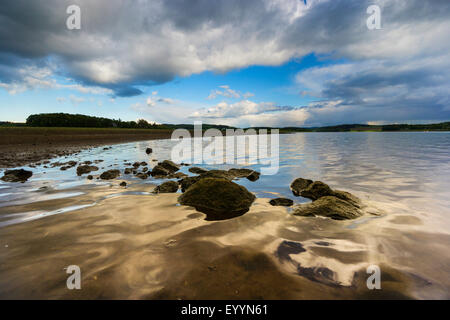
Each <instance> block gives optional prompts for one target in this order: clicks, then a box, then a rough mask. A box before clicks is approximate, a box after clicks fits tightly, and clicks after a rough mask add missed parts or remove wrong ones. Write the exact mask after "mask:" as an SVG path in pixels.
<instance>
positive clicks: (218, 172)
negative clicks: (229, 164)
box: [200, 170, 235, 180]
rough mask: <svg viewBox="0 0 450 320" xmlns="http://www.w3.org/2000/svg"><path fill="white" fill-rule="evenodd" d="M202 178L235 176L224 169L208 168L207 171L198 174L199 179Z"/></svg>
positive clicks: (231, 177) (229, 178) (228, 177)
mask: <svg viewBox="0 0 450 320" xmlns="http://www.w3.org/2000/svg"><path fill="white" fill-rule="evenodd" d="M204 178H218V179H227V180H233V179H234V178H235V176H234V175H232V174H231V173H229V172H228V171H225V170H209V171H208V172H205V173H202V174H201V175H200V179H204Z"/></svg>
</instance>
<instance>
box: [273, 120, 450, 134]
mask: <svg viewBox="0 0 450 320" xmlns="http://www.w3.org/2000/svg"><path fill="white" fill-rule="evenodd" d="M357 131H450V122H442V123H434V124H386V125H368V124H343V125H337V126H328V127H316V128H297V127H286V128H280V132H357Z"/></svg>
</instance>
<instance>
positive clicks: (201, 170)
mask: <svg viewBox="0 0 450 320" xmlns="http://www.w3.org/2000/svg"><path fill="white" fill-rule="evenodd" d="M207 171H208V170H206V169H203V168H199V167H192V168H189V172H192V173H195V174H201V173H205V172H207Z"/></svg>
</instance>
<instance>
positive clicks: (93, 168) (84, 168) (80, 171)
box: [77, 165, 98, 176]
mask: <svg viewBox="0 0 450 320" xmlns="http://www.w3.org/2000/svg"><path fill="white" fill-rule="evenodd" d="M97 170H98V167H96V166H90V165H82V166H78V168H77V175H79V176H81V175H83V174H85V173H90V172H92V171H97Z"/></svg>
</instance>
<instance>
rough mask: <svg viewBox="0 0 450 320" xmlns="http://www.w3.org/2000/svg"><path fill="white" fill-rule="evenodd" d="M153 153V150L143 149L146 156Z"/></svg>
mask: <svg viewBox="0 0 450 320" xmlns="http://www.w3.org/2000/svg"><path fill="white" fill-rule="evenodd" d="M152 152H153V149H152V148H147V149H145V153H146V154H150V153H152Z"/></svg>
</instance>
